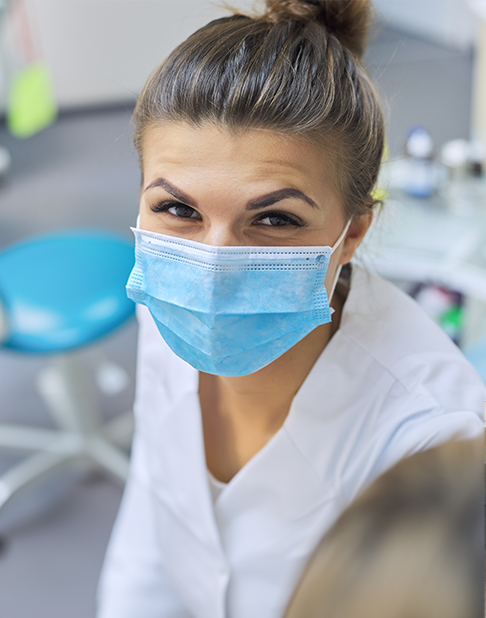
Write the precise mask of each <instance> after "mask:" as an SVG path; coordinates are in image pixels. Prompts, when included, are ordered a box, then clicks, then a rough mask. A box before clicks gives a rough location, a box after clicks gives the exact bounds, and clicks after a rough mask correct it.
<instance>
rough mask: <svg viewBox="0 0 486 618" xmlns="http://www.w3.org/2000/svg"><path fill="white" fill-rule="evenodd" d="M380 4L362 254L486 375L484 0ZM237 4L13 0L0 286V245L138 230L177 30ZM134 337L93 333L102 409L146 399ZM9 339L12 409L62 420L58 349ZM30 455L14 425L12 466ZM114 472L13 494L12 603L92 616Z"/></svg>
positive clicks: (64, 474)
mask: <svg viewBox="0 0 486 618" xmlns="http://www.w3.org/2000/svg"><path fill="white" fill-rule="evenodd" d="M230 4H231V5H233V6H236V7H238V8H243V9H245V8H246V9H248V7H249V6H251V5H252V3H251V2H245V1H244V0H239V1H236V0H233V1H232V2H231V3H230ZM375 7H376V9H377V16H378V21H377V23H376V25H375V26H374V28H373V32H372V38H371V43H370V46H369V50H368V52H367V54H366V57H365V64H366V66H367V68H368V70H369V72H370V74H371V75H372V77H373V78H374V80H375V83H376V84H377V88H378V90H379V92H380V95H381V97H382V99H383V103H384V108H385V113H386V118H387V129H388V156H387V159H386V160H385V162H384V165H383V171H382V175H381V177H380V182H379V186H378V188H377V195H378V196H379V197H380V198H381V199H383V207H382V208H381V209H380V213H379V216H378V217H377V220H376V222H375V223H374V224H373V229H372V231H371V233H370V235H369V238H368V240H367V242H366V243H365V245H364V247H363V249H362V251H361V254H360V256H359V257H358V259H360V260H361V261H363V262H364V263H366V264H367V265H368V266H369V267H370V268H373V269H375V270H377V271H378V272H380V273H381V274H382V275H384V276H386V277H388V278H390V279H392V280H393V281H395V282H396V283H397V284H398V285H400V286H402V287H403V288H404V289H405V290H406V291H407V292H409V293H410V294H412V295H413V296H414V297H415V298H416V299H417V300H418V302H420V303H421V304H422V306H423V307H424V309H425V310H426V311H427V312H428V313H429V314H430V315H431V316H432V317H433V318H434V319H435V320H436V321H437V322H438V323H440V324H441V326H442V327H443V328H444V329H445V330H446V332H448V334H449V335H450V336H451V338H452V339H453V340H454V341H455V342H456V343H457V344H458V345H459V346H460V347H461V348H462V349H463V350H464V352H465V353H466V355H467V356H468V358H469V359H470V360H471V362H473V364H474V365H475V366H476V368H477V370H478V372H479V373H480V374H481V375H482V377H483V379H484V380H485V381H486V182H485V179H484V164H485V158H486V156H485V147H484V145H485V144H486V1H485V0H476V1H475V0H375ZM224 14H225V12H224V10H223V9H222V8H220V7H218V6H217V3H216V2H210V1H209V0H153V1H147V0H9V2H7V3H5V2H4V1H3V0H0V298H1V276H2V275H1V269H2V261H1V259H2V253H4V252H7V251H8V250H9V248H10V247H12V246H13V245H14V244H16V243H18V242H19V241H24V240H25V239H29V238H31V237H33V236H35V235H38V234H45V233H51V232H56V231H63V230H67V229H72V228H75V229H87V228H96V229H98V230H103V231H106V232H109V233H115V234H118V235H119V236H120V237H121V238H122V239H125V240H126V242H127V243H131V232H130V230H129V227H130V226H131V225H133V224H134V223H135V220H136V216H137V193H138V187H139V181H140V177H139V171H138V163H137V158H136V155H135V152H134V148H133V146H132V143H131V133H132V129H131V125H130V116H131V113H132V110H133V106H134V103H135V100H136V97H137V94H138V93H139V92H140V90H141V88H142V86H143V83H144V81H145V80H146V78H147V76H148V74H149V73H150V72H151V71H152V70H153V69H154V68H155V67H156V66H157V65H158V64H159V63H160V62H161V60H162V59H163V58H164V57H165V56H166V55H167V54H168V53H169V52H170V50H171V49H172V48H173V47H174V46H175V45H176V44H177V43H179V42H180V41H182V40H183V39H184V38H186V37H187V36H188V35H189V34H190V33H191V32H193V31H194V30H195V29H196V28H198V27H200V26H202V25H203V24H204V23H206V22H207V21H209V20H210V19H213V18H215V17H218V16H222V15H224ZM59 259H60V261H62V259H63V257H62V255H61V256H60V258H59ZM48 274H49V273H46V275H48ZM0 318H1V313H0ZM7 318H8V316H7ZM0 325H1V319H0ZM0 333H1V328H0ZM136 336H137V332H136V323H135V321H134V320H133V319H123V320H120V325H119V326H118V327H116V328H115V327H113V328H110V329H108V330H107V332H106V333H105V334H104V336H100V337H96V338H93V340H92V342H91V344H90V345H87V346H80V347H79V353H78V355H77V357H78V359H79V360H80V362H81V364H82V365H83V367H84V369H85V370H86V373H87V375H88V377H89V378H90V379H91V380H92V384H93V390H92V393H91V395H92V396H93V397H94V400H95V402H96V404H97V406H98V407H99V411H100V415H101V418H102V420H103V421H106V422H110V421H116V419H118V418H121V417H122V416H123V415H124V414H125V413H127V412H129V411H130V410H131V408H132V404H133V396H134V376H135V363H136ZM5 340H6V341H8V339H5ZM11 348H12V346H10V348H9V347H8V346H4V347H3V348H2V343H1V339H0V423H4V424H7V423H15V424H16V425H18V426H25V427H39V428H45V429H49V428H52V426H53V421H52V418H51V416H50V415H49V413H48V410H47V409H46V405H45V402H44V400H43V398H42V397H40V395H39V380H38V376H39V372H42V371H44V369H45V367H46V366H48V365H49V363H50V361H51V357H52V355H50V354H31V353H26V351H25V350H24V351H22V350H15V349H11ZM1 432H2V427H0V438H1ZM125 452H128V451H126V450H125ZM23 456H24V454H23V453H22V454H21V453H20V452H16V451H15V452H14V449H12V450H9V449H6V448H5V449H2V447H1V440H0V477H1V475H2V474H3V473H6V472H7V471H8V470H9V469H11V467H12V466H14V465H16V464H18V463H19V462H21V461H22V457H23ZM113 476H116V475H111V476H106V475H105V474H102V473H100V472H99V471H98V472H96V471H94V470H93V469H90V468H89V467H87V466H84V465H82V464H80V463H79V462H73V465H71V466H64V467H62V468H59V470H57V472H55V473H52V474H49V475H47V476H46V477H45V478H42V479H39V480H36V481H35V482H33V483H30V484H29V485H28V486H26V487H25V488H24V489H22V490H21V491H19V492H17V493H16V494H15V495H14V496H13V497H12V498H11V499H10V500H9V501H8V502H7V503H6V505H5V507H4V508H1V509H0V616H1V617H2V618H25V616H30V615H32V616H36V618H66V616H69V617H70V618H93V617H94V612H95V589H96V583H97V579H98V576H99V572H100V568H101V564H102V559H103V555H104V551H105V548H106V544H107V542H108V538H109V534H110V530H111V527H112V525H113V521H114V518H115V515H116V512H117V508H118V505H119V501H120V498H121V494H122V482H120V481H118V482H117V481H116V479H114V478H113ZM0 480H1V479H0ZM1 489H2V488H1V482H0V499H1ZM0 501H1V500H0Z"/></svg>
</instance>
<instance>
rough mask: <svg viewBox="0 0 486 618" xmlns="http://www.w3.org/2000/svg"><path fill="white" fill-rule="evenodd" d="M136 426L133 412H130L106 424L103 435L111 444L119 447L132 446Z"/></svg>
mask: <svg viewBox="0 0 486 618" xmlns="http://www.w3.org/2000/svg"><path fill="white" fill-rule="evenodd" d="M134 424H135V423H134V418H133V412H132V411H131V410H130V412H126V413H125V414H121V415H120V416H117V417H116V418H115V419H114V420H112V421H110V422H108V423H105V425H103V427H102V428H101V429H102V432H103V435H104V436H105V437H106V438H107V439H108V440H110V441H111V442H114V443H115V444H118V445H119V446H130V445H131V443H132V438H133V431H134Z"/></svg>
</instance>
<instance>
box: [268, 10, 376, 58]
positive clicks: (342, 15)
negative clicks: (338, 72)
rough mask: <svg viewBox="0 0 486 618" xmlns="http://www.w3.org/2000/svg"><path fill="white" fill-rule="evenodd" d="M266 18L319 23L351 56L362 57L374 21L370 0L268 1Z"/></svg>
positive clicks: (276, 20)
mask: <svg viewBox="0 0 486 618" xmlns="http://www.w3.org/2000/svg"><path fill="white" fill-rule="evenodd" d="M266 5H267V12H266V13H265V15H264V18H266V19H269V20H271V21H274V22H278V21H292V20H293V21H300V22H303V23H310V22H316V23H319V24H321V25H322V26H324V27H325V28H326V29H327V31H328V32H329V33H330V34H333V35H334V36H335V37H336V38H337V39H338V41H339V42H340V43H341V44H342V45H343V46H344V47H346V48H347V49H349V51H351V53H352V54H354V55H355V56H356V57H358V58H362V57H363V55H364V53H365V51H366V45H367V40H368V32H369V29H370V24H371V19H372V5H371V1H370V0H266Z"/></svg>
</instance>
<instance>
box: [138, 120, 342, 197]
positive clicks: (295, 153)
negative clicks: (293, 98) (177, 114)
mask: <svg viewBox="0 0 486 618" xmlns="http://www.w3.org/2000/svg"><path fill="white" fill-rule="evenodd" d="M142 154H143V172H144V179H145V181H149V182H150V179H153V178H155V177H157V176H158V175H160V174H161V173H162V172H164V173H165V172H166V171H167V172H171V171H173V172H176V173H181V172H183V171H184V170H185V171H187V172H189V171H190V173H191V174H194V173H201V174H204V175H206V177H207V176H208V175H214V176H218V175H222V176H232V177H235V178H238V179H239V180H245V179H246V180H248V181H256V180H261V179H267V180H272V179H275V180H280V179H282V180H287V181H289V180H290V181H292V182H297V183H298V184H302V183H303V184H310V185H314V184H315V185H316V186H321V187H325V186H326V185H327V186H328V185H329V184H330V182H331V178H332V169H331V168H332V166H331V161H330V159H329V157H328V156H327V155H326V153H325V151H324V150H323V149H322V148H319V147H317V145H315V144H314V143H312V142H309V141H307V140H304V139H302V138H298V137H296V136H290V135H284V134H282V133H278V132H276V131H271V130H264V129H244V130H238V131H233V130H231V131H230V130H228V129H226V128H224V127H220V126H217V125H214V124H210V123H208V124H205V125H203V126H201V127H194V126H192V125H190V124H186V123H175V122H170V123H166V124H163V125H157V126H153V127H151V128H149V129H148V131H147V133H146V135H145V139H144V145H143V153H142ZM328 188H329V187H328Z"/></svg>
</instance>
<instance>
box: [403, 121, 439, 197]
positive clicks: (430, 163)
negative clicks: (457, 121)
mask: <svg viewBox="0 0 486 618" xmlns="http://www.w3.org/2000/svg"><path fill="white" fill-rule="evenodd" d="M405 155H406V158H405V161H404V162H405V163H406V166H405V169H404V178H403V187H402V188H403V191H404V192H405V193H407V194H408V195H411V196H412V197H418V198H429V197H432V195H434V193H435V192H436V189H437V180H436V168H435V165H434V143H433V141H432V137H431V135H430V133H429V132H428V131H427V129H426V128H425V127H423V126H420V125H417V126H415V127H412V129H411V130H410V132H409V134H408V138H407V141H406V143H405Z"/></svg>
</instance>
